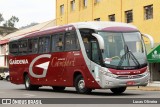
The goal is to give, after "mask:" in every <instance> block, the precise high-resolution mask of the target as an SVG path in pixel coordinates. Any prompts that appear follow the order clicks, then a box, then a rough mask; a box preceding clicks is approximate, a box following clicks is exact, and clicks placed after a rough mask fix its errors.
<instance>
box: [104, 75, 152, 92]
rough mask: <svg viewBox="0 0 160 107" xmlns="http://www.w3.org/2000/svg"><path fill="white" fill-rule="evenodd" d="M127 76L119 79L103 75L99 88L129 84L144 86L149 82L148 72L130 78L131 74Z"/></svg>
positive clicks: (126, 85) (127, 85)
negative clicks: (139, 76) (138, 76)
mask: <svg viewBox="0 0 160 107" xmlns="http://www.w3.org/2000/svg"><path fill="white" fill-rule="evenodd" d="M128 77H130V78H127V79H119V78H113V77H109V76H106V75H103V76H102V82H101V88H104V89H110V88H118V87H129V86H146V85H147V84H148V82H149V78H150V74H149V73H147V74H146V75H144V76H143V77H141V78H132V76H128Z"/></svg>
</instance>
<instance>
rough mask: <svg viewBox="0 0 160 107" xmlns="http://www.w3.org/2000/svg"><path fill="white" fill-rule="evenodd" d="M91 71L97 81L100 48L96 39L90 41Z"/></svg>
mask: <svg viewBox="0 0 160 107" xmlns="http://www.w3.org/2000/svg"><path fill="white" fill-rule="evenodd" d="M90 44H91V69H90V70H91V71H92V74H93V75H94V77H95V78H96V81H99V74H98V69H99V66H100V64H101V60H100V59H101V57H100V50H99V46H98V42H97V41H96V40H93V41H91V43H90Z"/></svg>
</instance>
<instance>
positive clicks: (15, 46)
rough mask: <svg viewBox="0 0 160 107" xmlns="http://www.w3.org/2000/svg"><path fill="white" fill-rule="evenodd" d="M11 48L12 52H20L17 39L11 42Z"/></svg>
mask: <svg viewBox="0 0 160 107" xmlns="http://www.w3.org/2000/svg"><path fill="white" fill-rule="evenodd" d="M9 48H10V49H9V50H10V53H11V54H14V55H15V54H18V42H17V41H15V42H11V43H10V45H9Z"/></svg>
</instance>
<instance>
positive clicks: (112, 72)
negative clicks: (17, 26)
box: [9, 21, 154, 94]
mask: <svg viewBox="0 0 160 107" xmlns="http://www.w3.org/2000/svg"><path fill="white" fill-rule="evenodd" d="M143 36H144V37H147V38H149V40H150V43H151V46H152V47H153V45H154V41H153V38H152V37H151V36H150V35H148V34H142V33H140V31H139V30H138V29H137V28H136V27H135V26H133V25H130V24H125V23H120V22H106V21H100V22H94V21H91V22H78V23H72V24H68V25H64V26H56V27H53V28H48V29H45V30H40V31H36V32H33V33H29V34H25V35H23V36H18V37H15V38H12V39H10V41H9V70H10V81H11V82H12V83H14V84H24V85H25V88H26V89H27V90H37V89H39V87H42V86H51V87H52V88H53V90H54V91H63V90H65V88H66V87H75V89H76V91H77V92H78V93H81V94H83V93H90V92H91V91H92V90H94V89H110V90H111V91H112V92H113V93H114V94H121V93H123V92H124V91H125V90H126V88H127V87H129V86H146V85H147V84H148V81H149V78H150V74H149V69H148V66H147V59H146V50H145V44H144V40H143V38H142V37H143Z"/></svg>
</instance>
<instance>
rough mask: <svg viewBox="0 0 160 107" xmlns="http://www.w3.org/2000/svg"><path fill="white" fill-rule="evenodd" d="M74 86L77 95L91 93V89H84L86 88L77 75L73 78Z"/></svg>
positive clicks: (80, 76)
mask: <svg viewBox="0 0 160 107" xmlns="http://www.w3.org/2000/svg"><path fill="white" fill-rule="evenodd" d="M74 86H75V88H76V91H77V92H78V93H79V94H88V93H90V92H91V91H92V89H89V88H86V87H85V81H84V79H83V76H82V75H78V76H77V77H76V78H75V81H74Z"/></svg>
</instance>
